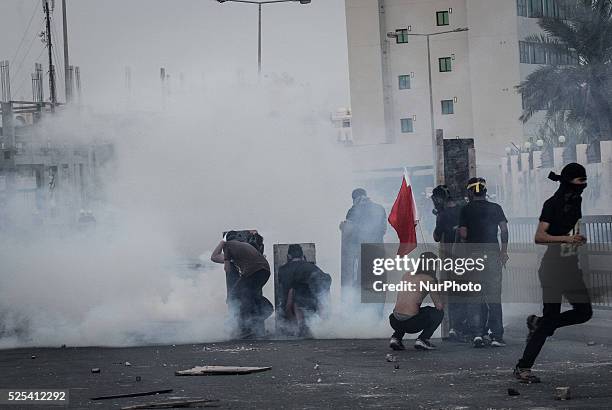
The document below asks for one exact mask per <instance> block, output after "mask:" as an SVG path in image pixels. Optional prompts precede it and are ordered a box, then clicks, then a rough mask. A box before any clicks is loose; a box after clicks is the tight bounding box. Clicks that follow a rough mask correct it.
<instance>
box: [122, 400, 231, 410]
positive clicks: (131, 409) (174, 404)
mask: <svg viewBox="0 0 612 410" xmlns="http://www.w3.org/2000/svg"><path fill="white" fill-rule="evenodd" d="M218 403H219V400H217V399H195V400H171V401H162V402H157V403H144V404H136V405H134V406H127V407H122V408H121V410H138V409H176V408H179V409H182V408H194V407H218V406H219V405H218Z"/></svg>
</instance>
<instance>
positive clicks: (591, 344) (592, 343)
mask: <svg viewBox="0 0 612 410" xmlns="http://www.w3.org/2000/svg"><path fill="white" fill-rule="evenodd" d="M596 344H597V343H595V342H594V341H592V340H590V341H588V342H587V346H595V345H596Z"/></svg>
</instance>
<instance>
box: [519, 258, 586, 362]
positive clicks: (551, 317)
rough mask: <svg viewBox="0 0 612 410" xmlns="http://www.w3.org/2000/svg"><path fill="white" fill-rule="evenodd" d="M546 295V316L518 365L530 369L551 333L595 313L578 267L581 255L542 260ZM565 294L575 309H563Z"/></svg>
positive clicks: (541, 278) (582, 321) (541, 280)
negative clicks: (562, 303)
mask: <svg viewBox="0 0 612 410" xmlns="http://www.w3.org/2000/svg"><path fill="white" fill-rule="evenodd" d="M539 275H540V282H541V283H542V299H543V301H544V308H543V310H542V318H541V319H540V320H539V321H538V323H537V327H536V330H535V332H534V333H533V335H532V336H531V338H530V339H529V341H528V342H527V346H525V350H524V352H523V357H522V358H521V359H520V360H519V362H518V367H520V368H523V369H530V368H531V367H532V366H533V363H534V362H535V360H536V358H537V357H538V354H539V353H540V351H541V350H542V346H544V343H545V342H546V338H547V337H548V336H552V335H553V334H554V333H555V330H557V329H558V328H560V327H564V326H571V325H577V324H580V323H584V322H586V321H588V320H589V319H590V318H591V317H592V316H593V308H592V306H591V300H590V298H589V292H588V290H587V288H586V285H585V284H584V280H583V279H582V271H581V270H580V269H579V268H578V260H577V258H569V259H568V260H566V261H564V258H555V259H554V260H549V261H547V260H544V259H543V260H542V265H541V266H540V271H539ZM563 296H565V298H566V299H567V301H568V302H569V303H570V304H571V305H572V309H570V310H566V311H565V312H563V313H561V302H562V298H563Z"/></svg>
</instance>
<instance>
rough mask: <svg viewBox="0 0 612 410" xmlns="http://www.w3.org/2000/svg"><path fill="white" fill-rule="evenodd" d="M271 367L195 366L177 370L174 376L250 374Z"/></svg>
mask: <svg viewBox="0 0 612 410" xmlns="http://www.w3.org/2000/svg"><path fill="white" fill-rule="evenodd" d="M270 369H272V368H271V367H239V366H196V367H194V368H193V369H188V370H178V371H177V372H175V373H174V374H175V375H176V376H215V375H230V374H250V373H258V372H265V371H266V370H270Z"/></svg>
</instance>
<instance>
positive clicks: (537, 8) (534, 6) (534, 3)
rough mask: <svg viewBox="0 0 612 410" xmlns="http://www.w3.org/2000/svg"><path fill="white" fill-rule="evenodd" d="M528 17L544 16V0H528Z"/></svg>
mask: <svg viewBox="0 0 612 410" xmlns="http://www.w3.org/2000/svg"><path fill="white" fill-rule="evenodd" d="M527 5H528V8H527V17H532V18H540V17H543V15H544V13H543V7H542V0H528V3H527Z"/></svg>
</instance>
